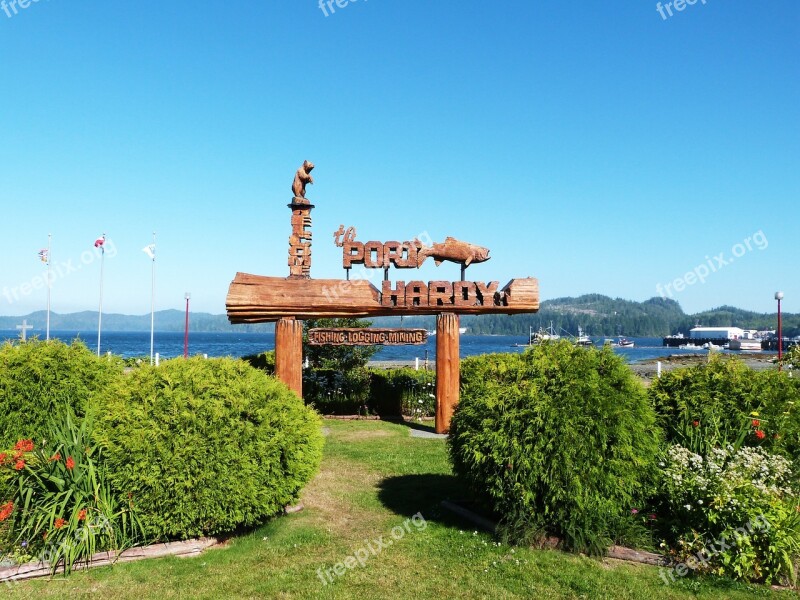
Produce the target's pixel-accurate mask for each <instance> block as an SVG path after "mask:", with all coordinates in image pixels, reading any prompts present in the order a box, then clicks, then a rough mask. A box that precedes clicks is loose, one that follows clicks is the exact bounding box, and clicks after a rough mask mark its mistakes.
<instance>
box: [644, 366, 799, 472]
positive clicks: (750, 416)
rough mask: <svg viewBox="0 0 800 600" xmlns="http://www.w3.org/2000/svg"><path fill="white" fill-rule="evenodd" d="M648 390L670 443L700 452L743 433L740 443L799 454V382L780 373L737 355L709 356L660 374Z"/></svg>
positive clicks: (792, 456) (720, 444) (785, 453)
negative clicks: (752, 365)
mask: <svg viewBox="0 0 800 600" xmlns="http://www.w3.org/2000/svg"><path fill="white" fill-rule="evenodd" d="M649 394H650V398H651V400H652V402H653V405H654V406H655V409H656V413H657V418H658V423H659V425H660V426H661V427H662V428H663V429H664V431H665V435H666V437H667V440H668V441H670V442H674V443H681V444H683V445H684V446H689V447H690V448H691V449H692V450H693V451H695V452H699V453H701V454H705V453H707V452H708V450H709V449H710V448H713V447H716V446H723V447H724V446H725V445H726V444H729V443H730V444H734V445H736V442H737V440H738V439H739V437H740V436H742V434H744V435H743V436H742V438H741V443H743V444H744V445H745V446H759V447H763V448H765V449H767V450H769V451H770V452H775V453H778V454H782V455H785V456H788V457H790V458H791V459H792V460H793V461H795V463H797V461H798V460H799V459H800V414H798V409H800V381H798V380H797V379H796V378H792V377H790V376H789V375H788V374H787V373H785V372H778V371H777V370H775V369H770V370H766V371H755V370H753V369H750V368H749V367H747V366H746V365H744V363H742V362H741V361H739V360H737V359H731V358H722V357H713V358H712V359H711V360H710V361H709V362H708V363H707V364H702V365H697V366H694V367H690V368H686V369H676V370H674V371H671V372H670V373H666V374H665V375H664V376H662V377H661V378H660V379H658V380H656V381H654V382H653V385H652V386H650V390H649ZM688 431H691V432H692V437H693V438H694V443H693V444H689V443H688V436H687V432H688ZM698 444H700V445H698Z"/></svg>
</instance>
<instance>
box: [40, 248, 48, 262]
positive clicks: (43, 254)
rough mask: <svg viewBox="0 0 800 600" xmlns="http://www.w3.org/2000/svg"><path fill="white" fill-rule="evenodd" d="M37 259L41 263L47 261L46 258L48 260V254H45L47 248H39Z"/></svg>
mask: <svg viewBox="0 0 800 600" xmlns="http://www.w3.org/2000/svg"><path fill="white" fill-rule="evenodd" d="M39 259H40V260H41V261H42V262H43V263H46V262H47V260H48V256H47V248H43V249H41V250H39Z"/></svg>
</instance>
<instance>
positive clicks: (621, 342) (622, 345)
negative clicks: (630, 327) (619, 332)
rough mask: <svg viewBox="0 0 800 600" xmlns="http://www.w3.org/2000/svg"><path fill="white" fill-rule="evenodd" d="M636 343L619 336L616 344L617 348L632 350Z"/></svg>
mask: <svg viewBox="0 0 800 600" xmlns="http://www.w3.org/2000/svg"><path fill="white" fill-rule="evenodd" d="M635 345H636V343H635V342H634V341H633V340H629V339H628V338H624V337H622V336H619V341H618V342H617V346H619V347H620V348H633V347H634V346H635Z"/></svg>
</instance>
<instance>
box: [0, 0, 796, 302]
mask: <svg viewBox="0 0 800 600" xmlns="http://www.w3.org/2000/svg"><path fill="white" fill-rule="evenodd" d="M9 3H10V0H6V1H5V3H2V4H0V56H2V66H0V91H2V104H1V105H0V219H1V220H2V223H3V236H2V239H0V252H1V255H2V262H1V263H0V264H1V266H0V288H2V291H3V295H0V314H5V315H22V314H26V313H28V312H30V311H33V310H39V309H43V308H44V307H45V302H46V293H45V290H44V289H43V288H40V289H32V288H33V287H35V284H36V282H37V280H36V279H35V278H36V276H37V275H40V274H41V272H42V268H43V265H42V263H41V262H38V258H37V252H38V251H39V250H40V249H41V248H43V247H45V246H46V245H47V236H48V233H51V234H52V235H53V254H52V256H53V264H54V265H61V270H62V273H61V274H60V275H59V276H58V277H57V279H56V281H55V283H54V285H53V295H52V299H53V300H52V301H53V304H52V306H53V310H54V311H56V312H61V313H65V312H73V311H80V310H96V308H97V304H98V295H99V294H98V293H99V281H100V263H99V261H97V260H96V258H95V257H93V256H92V255H91V254H82V253H83V252H85V251H89V250H91V249H92V244H93V242H94V240H95V239H96V238H97V237H98V236H99V235H100V234H101V233H104V232H105V233H106V234H107V236H108V240H109V242H108V243H109V252H108V254H107V255H106V260H105V266H104V269H105V299H104V311H107V312H124V313H131V314H145V313H147V312H149V309H150V262H149V259H148V257H147V256H146V255H145V254H144V253H143V252H142V250H141V249H142V248H143V247H144V246H145V245H146V244H149V243H150V242H151V238H152V232H153V231H156V232H157V236H158V238H157V244H158V248H157V301H156V308H157V309H159V310H160V309H166V308H182V307H183V294H184V292H186V291H190V292H192V298H193V300H192V309H193V310H198V311H208V312H212V313H223V312H224V311H225V295H226V293H227V288H228V285H229V283H230V281H231V279H232V278H233V276H234V275H235V273H236V272H237V271H244V272H249V273H255V274H261V275H272V276H285V275H288V267H287V249H288V246H287V240H288V235H289V230H290V227H289V209H288V208H287V207H286V204H287V203H288V202H289V201H290V200H291V196H292V194H291V191H290V185H291V181H292V177H293V174H294V171H295V170H296V169H297V168H298V167H299V166H300V164H301V163H302V162H303V160H304V159H309V160H312V161H313V162H315V163H316V165H317V168H316V170H315V171H314V176H315V179H316V184H315V185H314V186H312V187H310V188H309V192H308V196H309V197H310V198H311V200H312V201H313V202H314V203H315V204H316V206H317V208H316V210H315V211H314V214H313V217H314V226H313V230H314V232H315V238H314V258H313V267H312V276H314V277H316V278H327V277H331V278H334V277H342V276H343V271H342V270H341V254H340V250H339V249H338V248H336V247H335V246H334V245H333V237H332V233H333V231H334V230H335V229H337V228H338V226H339V225H340V224H344V225H345V226H350V225H352V226H355V227H356V228H357V229H358V239H360V240H362V241H369V240H380V241H388V240H400V241H402V240H406V239H411V238H413V237H414V236H415V235H418V234H421V233H423V232H427V233H428V235H429V236H430V238H432V239H433V240H435V241H443V240H444V238H445V237H447V236H451V235H452V236H455V237H457V238H459V239H463V240H466V241H470V242H473V243H476V244H480V245H483V246H487V247H489V248H491V251H492V260H490V261H489V262H487V263H483V264H480V265H475V266H473V267H471V268H470V269H469V271H468V279H471V280H485V281H490V280H499V281H500V282H501V284H502V285H504V284H505V283H506V282H507V281H508V280H509V279H511V278H513V277H524V276H534V277H538V278H539V280H540V286H541V293H542V299H548V298H556V297H561V296H577V295H579V294H583V293H588V292H599V293H603V294H607V295H609V296H613V297H623V298H627V299H633V300H645V299H647V298H650V297H653V296H656V295H659V293H663V294H665V295H668V296H669V295H670V294H671V295H672V297H673V298H675V299H676V300H677V301H679V302H680V303H681V305H682V306H683V308H684V309H685V310H686V311H687V312H696V311H699V310H703V309H708V308H712V307H716V306H720V305H723V304H732V305H736V306H740V307H742V308H747V309H752V310H758V311H764V312H767V311H774V309H775V302H774V300H773V294H774V292H775V291H776V290H778V289H782V290H783V291H785V293H786V298H785V300H784V310H786V311H790V312H800V278H798V264H800V243H799V240H798V233H799V232H800V227H798V225H800V217H798V204H797V201H798V197H800V3H798V2H797V1H796V0H771V1H769V2H753V1H749V2H746V1H744V0H697V1H696V2H695V3H694V4H691V5H690V4H685V5H681V6H682V10H680V11H678V10H676V8H675V7H674V5H673V4H669V5H668V6H665V4H666V3H662V5H661V7H662V9H661V11H660V12H659V9H658V7H657V5H656V3H655V2H651V1H647V0H645V1H642V0H635V1H634V0H624V1H621V2H608V1H603V2H600V1H596V0H586V1H581V2H564V1H563V0H534V1H532V0H506V1H504V2H489V1H483V2H478V1H474V0H462V1H459V2H453V1H445V0H437V1H431V0H358V1H356V0H350V2H346V1H345V0H339V4H338V6H337V4H336V2H332V3H331V6H332V8H328V7H325V10H324V11H323V10H322V9H321V8H320V6H319V5H318V0H283V1H277V0H269V1H266V2H254V1H240V2H208V1H205V0H193V1H191V2H189V1H188V0H173V1H171V2H163V1H162V2H153V1H149V0H140V1H137V2H100V1H98V0H81V1H78V0H40V1H38V2H34V1H32V0H31V1H30V3H27V2H26V1H25V0H22V2H21V4H20V3H19V0H18V1H17V3H13V4H11V5H9ZM23 7H24V8H23ZM334 10H335V12H333V11H334ZM15 11H16V14H15ZM670 13H671V14H672V16H670ZM326 14H327V16H326ZM9 15H10V16H9ZM737 244H741V246H738V245H737ZM112 245H113V251H112ZM112 254H113V256H112ZM732 258H733V259H734V260H733V262H731V259H732ZM720 261H722V262H720ZM67 263H71V267H67V266H66V264H67ZM704 265H705V267H703V266H704ZM78 267H79V268H78ZM712 267H713V268H712ZM71 269H75V270H71ZM705 271H708V274H706V273H705ZM687 272H693V273H694V277H692V276H689V277H686V273H687ZM412 274H413V272H408V271H394V272H393V273H392V274H391V277H392V278H393V279H404V280H409V279H410V278H411V276H412ZM698 276H701V277H702V279H704V280H705V282H704V283H700V282H699V281H698V280H697V278H698ZM380 277H381V274H380V273H375V279H376V280H377V279H379V278H380ZM413 278H415V279H416V278H420V279H425V280H428V279H450V280H452V281H455V280H457V279H458V278H459V273H458V266H457V265H453V264H448V263H445V264H444V265H442V266H441V267H439V268H438V269H437V268H436V267H434V266H433V263H432V262H431V263H430V264H426V266H425V267H423V269H422V272H421V273H419V274H414V277H413ZM676 279H678V280H679V281H678V282H676V281H675V280H676ZM667 284H671V285H670V287H669V288H667V287H666V285H667ZM659 285H660V286H661V288H657V286H659ZM22 286H25V287H24V290H25V292H26V293H23V291H22V290H23V287H22ZM27 286H30V287H31V289H28V287H27ZM14 290H17V292H16V297H15V295H14ZM659 290H660V291H659ZM6 293H7V295H6Z"/></svg>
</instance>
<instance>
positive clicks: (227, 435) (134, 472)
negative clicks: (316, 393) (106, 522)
mask: <svg viewBox="0 0 800 600" xmlns="http://www.w3.org/2000/svg"><path fill="white" fill-rule="evenodd" d="M123 390H124V393H123V394H118V395H117V394H112V395H111V396H110V397H108V398H107V400H106V401H107V405H106V406H105V410H104V411H103V414H102V415H101V417H100V419H99V421H98V424H97V429H96V431H97V439H98V441H99V442H100V443H101V444H102V446H103V447H104V448H105V457H106V464H107V466H108V470H109V473H110V474H111V478H112V483H113V484H114V486H115V488H116V489H118V490H124V491H126V492H131V493H132V498H133V502H134V505H135V506H136V508H137V509H138V511H139V514H140V515H141V520H142V524H143V525H144V527H145V531H146V532H147V534H148V535H150V536H153V537H157V538H170V539H185V538H189V537H194V536H198V535H210V534H217V533H222V532H229V531H232V530H234V529H235V528H237V527H240V526H252V525H255V524H258V523H261V522H263V521H264V520H265V519H267V518H268V517H270V516H272V515H275V514H277V513H279V512H280V511H281V510H282V509H283V507H284V506H286V505H287V504H289V503H291V502H293V501H294V500H296V498H297V496H298V493H299V492H300V490H301V488H302V487H303V486H304V485H305V484H306V483H307V482H308V481H309V480H310V478H311V477H312V475H313V474H314V472H315V471H316V470H317V468H318V467H319V464H320V461H321V457H322V445H323V438H322V433H321V428H320V419H319V417H318V415H317V414H316V413H315V412H314V411H312V410H310V409H308V408H306V407H305V406H304V405H303V403H302V402H301V401H300V400H299V399H298V398H297V396H296V395H295V394H293V393H292V392H291V391H290V390H289V389H288V388H287V387H286V386H285V385H284V384H282V383H280V382H278V381H277V380H275V379H273V378H271V377H269V376H267V375H265V374H264V373H262V372H260V371H258V370H256V369H254V368H252V367H250V366H249V365H247V364H245V363H244V362H242V361H240V360H234V359H212V360H203V359H201V358H193V359H190V360H183V359H178V360H172V361H168V362H165V363H162V364H161V366H160V367H156V368H153V367H150V366H144V367H142V368H141V369H137V370H135V371H134V372H132V373H131V374H129V375H128V376H127V378H126V380H125V382H124V386H123Z"/></svg>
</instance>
